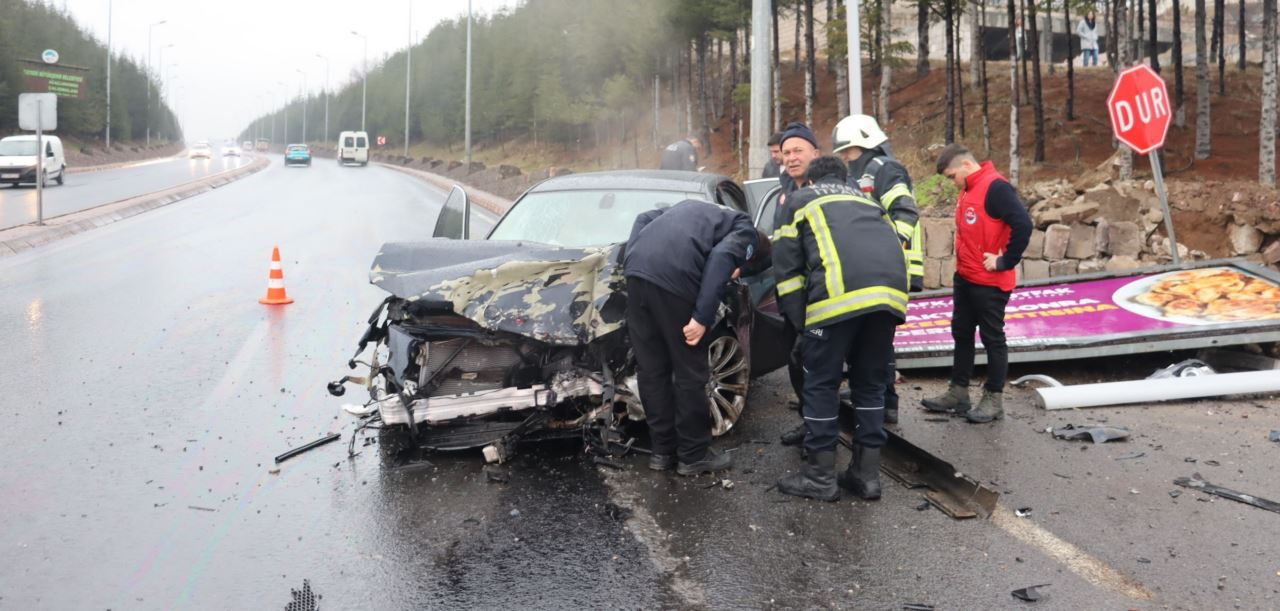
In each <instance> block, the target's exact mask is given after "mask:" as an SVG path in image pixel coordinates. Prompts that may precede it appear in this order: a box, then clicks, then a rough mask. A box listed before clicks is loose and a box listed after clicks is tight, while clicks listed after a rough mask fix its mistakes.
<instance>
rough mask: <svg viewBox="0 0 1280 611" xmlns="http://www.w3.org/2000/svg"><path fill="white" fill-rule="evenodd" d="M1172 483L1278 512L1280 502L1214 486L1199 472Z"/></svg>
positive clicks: (1279, 511)
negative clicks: (1202, 477)
mask: <svg viewBox="0 0 1280 611" xmlns="http://www.w3.org/2000/svg"><path fill="white" fill-rule="evenodd" d="M1173 483H1175V484H1177V485H1179V486H1182V487H1183V488H1191V489H1192V490H1199V491H1201V492H1204V493H1205V494H1212V495H1215V496H1220V497H1222V498H1224V499H1231V500H1233V501H1236V502H1238V503H1244V504H1246V505H1253V506H1254V507H1257V508H1258V509H1265V510H1267V511H1272V512H1275V513H1280V503H1277V502H1275V501H1271V500H1267V499H1264V498H1262V497H1258V496H1254V495H1252V494H1245V493H1243V492H1238V491H1235V490H1232V489H1230V488H1223V487H1222V486H1216V485H1214V484H1210V483H1209V482H1206V481H1204V480H1203V479H1201V477H1200V474H1199V473H1196V474H1193V475H1192V476H1191V477H1179V478H1178V479H1175V480H1173Z"/></svg>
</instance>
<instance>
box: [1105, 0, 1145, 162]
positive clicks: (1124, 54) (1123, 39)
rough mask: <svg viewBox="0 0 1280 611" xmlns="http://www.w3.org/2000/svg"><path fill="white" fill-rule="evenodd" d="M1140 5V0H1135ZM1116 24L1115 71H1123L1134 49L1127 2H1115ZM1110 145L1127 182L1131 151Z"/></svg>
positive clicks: (1119, 145)
mask: <svg viewBox="0 0 1280 611" xmlns="http://www.w3.org/2000/svg"><path fill="white" fill-rule="evenodd" d="M1135 1H1136V2H1138V3H1141V2H1142V0H1135ZM1116 11H1117V13H1116V22H1117V23H1118V24H1119V28H1120V29H1119V30H1117V31H1116V42H1117V44H1121V45H1123V46H1122V47H1120V50H1119V55H1120V57H1119V61H1120V65H1119V66H1117V69H1119V70H1123V69H1125V68H1128V67H1129V64H1130V63H1132V61H1133V60H1132V58H1133V57H1134V55H1135V53H1134V51H1135V50H1134V48H1133V44H1132V42H1133V41H1132V37H1131V36H1130V35H1129V33H1130V32H1132V31H1133V29H1132V28H1133V21H1132V17H1133V14H1134V12H1135V11H1132V10H1129V5H1128V0H1116ZM1111 145H1112V146H1114V147H1117V148H1119V149H1120V179H1121V180H1129V179H1131V178H1133V149H1130V148H1129V147H1128V145H1124V144H1120V141H1119V140H1117V139H1116V138H1115V137H1114V136H1113V137H1112V138H1111Z"/></svg>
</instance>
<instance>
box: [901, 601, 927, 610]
mask: <svg viewBox="0 0 1280 611" xmlns="http://www.w3.org/2000/svg"><path fill="white" fill-rule="evenodd" d="M902 611H933V605H926V604H924V603H905V604H903V605H902Z"/></svg>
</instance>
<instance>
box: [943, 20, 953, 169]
mask: <svg viewBox="0 0 1280 611" xmlns="http://www.w3.org/2000/svg"><path fill="white" fill-rule="evenodd" d="M955 1H956V0H942V4H943V11H942V15H943V23H944V24H945V25H946V28H947V37H946V43H945V44H946V46H947V71H946V75H947V93H946V99H945V104H944V108H945V111H946V112H945V114H946V121H945V123H944V126H945V127H944V132H943V133H944V141H945V142H946V143H947V144H951V143H952V142H955V141H956V92H955V32H956V28H955Z"/></svg>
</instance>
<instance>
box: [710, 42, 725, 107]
mask: <svg viewBox="0 0 1280 611" xmlns="http://www.w3.org/2000/svg"><path fill="white" fill-rule="evenodd" d="M711 69H712V70H713V71H714V76H715V79H714V80H713V82H714V83H715V85H714V87H713V88H712V91H713V92H714V93H715V96H714V98H713V99H714V100H715V103H713V104H712V105H711V110H712V116H714V117H715V120H716V122H717V123H719V122H720V119H721V118H723V117H724V40H721V39H719V38H717V39H716V61H715V63H714V64H712V67H711Z"/></svg>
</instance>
